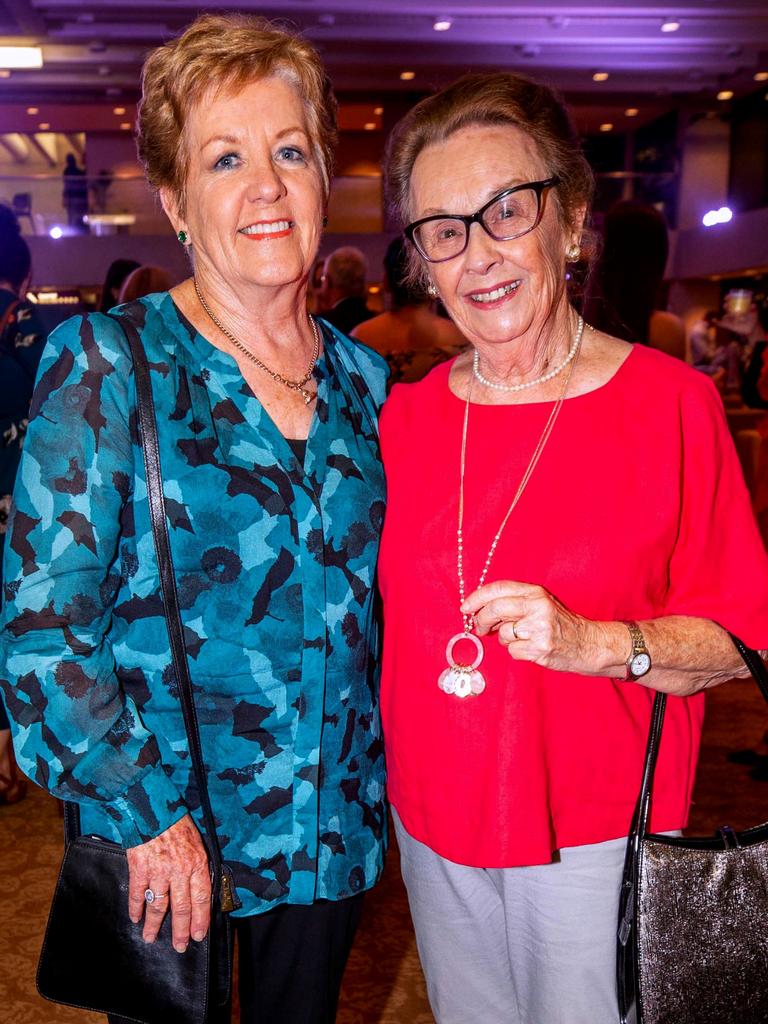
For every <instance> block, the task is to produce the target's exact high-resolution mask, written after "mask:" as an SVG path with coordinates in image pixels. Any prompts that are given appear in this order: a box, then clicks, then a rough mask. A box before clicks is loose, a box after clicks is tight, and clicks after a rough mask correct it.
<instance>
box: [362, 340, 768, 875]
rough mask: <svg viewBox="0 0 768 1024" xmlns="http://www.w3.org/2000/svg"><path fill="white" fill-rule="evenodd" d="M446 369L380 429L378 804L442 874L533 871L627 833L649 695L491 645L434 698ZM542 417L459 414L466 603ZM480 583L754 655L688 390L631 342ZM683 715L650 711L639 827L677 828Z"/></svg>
mask: <svg viewBox="0 0 768 1024" xmlns="http://www.w3.org/2000/svg"><path fill="white" fill-rule="evenodd" d="M450 366H451V364H450V363H446V364H443V365H442V366H439V367H437V368H436V369H435V370H434V371H433V372H432V373H431V374H430V375H429V376H428V377H427V378H426V379H425V380H423V381H422V382H420V383H419V384H413V385H401V386H398V387H395V388H394V389H393V392H392V395H391V397H390V399H389V400H388V401H387V403H386V405H385V407H384V411H383V413H382V419H381V442H382V450H383V454H384V463H385V467H386V471H387V478H388V510H387V518H386V523H385V527H384V536H383V540H382V546H381V555H380V563H379V564H380V568H379V574H380V582H381V590H382V593H383V597H384V614H385V630H384V668H383V679H382V713H383V716H384V730H385V739H386V746H387V763H388V774H389V795H390V799H391V801H392V803H393V805H394V806H395V807H396V809H397V811H398V813H399V814H400V816H401V818H402V820H403V823H404V824H405V827H406V829H407V830H408V832H409V833H410V834H411V835H412V836H414V837H415V838H416V839H419V840H420V841H421V842H423V843H426V844H427V845H428V846H429V847H431V848H432V849H433V850H435V851H436V852H437V853H439V854H441V855H442V856H444V857H446V858H448V859H449V860H452V861H456V862H458V863H461V864H468V865H474V866H478V867H509V866H513V865H519V864H541V863H546V862H548V861H550V860H551V859H552V851H553V850H556V849H559V848H561V847H566V846H575V845H581V844H585V843H597V842H601V841H604V840H608V839H615V838H618V837H620V836H625V835H627V832H628V831H629V825H630V820H631V817H632V812H633V809H634V804H635V800H636V798H637V793H638V787H639V784H640V775H641V770H642V763H643V754H644V749H645V743H646V738H647V733H648V725H649V721H650V711H651V705H652V703H653V696H654V693H653V691H651V690H649V689H647V688H646V687H644V686H642V685H640V684H638V683H625V682H616V681H614V680H611V679H606V678H598V677H591V676H590V677H587V676H579V675H574V674H569V673H560V672H553V671H550V670H548V669H544V668H541V667H539V666H537V665H532V664H530V663H525V662H515V661H513V660H512V659H511V658H510V656H509V655H508V654H507V653H506V651H505V650H504V649H503V648H502V647H501V645H500V644H499V643H498V640H497V639H496V638H495V637H493V636H491V637H486V638H485V639H484V640H483V646H484V648H485V657H484V660H483V664H482V671H483V674H484V676H485V679H486V683H487V686H486V689H485V692H484V693H482V694H481V695H480V696H473V697H468V698H465V699H463V700H462V699H459V698H457V697H455V696H451V695H448V694H445V693H443V692H442V691H441V690H440V689H438V686H437V680H438V677H439V675H440V673H441V671H442V670H443V669H444V668H445V667H446V659H445V647H446V644H447V642H448V640H449V639H450V638H451V637H452V636H453V635H454V634H455V633H458V632H460V631H461V628H462V622H461V617H460V614H459V611H458V604H459V599H458V583H457V574H456V523H457V512H458V489H459V455H460V445H461V431H462V418H463V414H464V402H463V401H462V400H460V399H459V398H457V397H456V396H455V395H454V394H453V393H452V392H451V391H450V389H449V387H448V375H449V371H450ZM551 408H552V407H551V404H550V403H531V404H527V405H511V406H482V405H473V406H472V408H471V410H470V415H469V432H468V442H467V467H466V479H465V496H466V497H465V520H464V538H465V541H464V543H465V553H464V573H465V581H466V587H467V592H468V593H469V592H471V591H472V590H474V589H475V587H476V586H477V583H478V580H479V576H480V572H481V570H482V566H483V563H484V561H485V557H486V554H487V552H488V548H489V547H490V544H491V541H492V539H493V536H494V534H495V532H496V530H497V529H498V527H499V524H500V523H501V520H502V518H503V516H504V513H505V511H506V509H507V507H508V505H509V502H510V501H511V499H512V496H513V494H514V492H515V490H516V488H517V486H518V483H519V481H520V478H521V476H522V474H523V472H524V470H525V467H526V466H527V464H528V460H529V459H530V456H531V453H532V451H533V449H534V447H535V445H536V442H537V440H538V437H539V435H540V433H541V430H542V428H543V426H544V423H545V421H546V418H547V416H548V414H549V412H550V410H551ZM487 579H488V582H492V581H493V580H498V579H510V580H517V581H522V582H527V583H536V584H541V585H543V586H545V587H546V588H547V589H548V590H550V591H551V592H552V593H553V594H554V595H555V596H556V597H558V598H559V599H560V600H561V601H563V602H564V603H565V605H566V606H567V607H569V608H571V609H572V610H573V611H574V612H577V613H579V614H581V615H584V616H587V617H589V618H591V619H601V620H617V619H638V620H642V619H651V618H654V617H657V616H661V615H674V614H679V615H693V616H702V617H704V618H709V619H714V620H715V621H716V622H719V623H721V624H722V625H723V626H724V627H726V628H727V629H729V630H731V631H732V632H734V633H735V634H737V635H738V636H740V637H741V638H742V639H743V640H744V642H745V643H747V644H748V645H750V646H752V647H758V648H760V649H766V648H768V557H767V556H766V552H765V549H764V548H763V545H762V542H761V540H760V536H759V534H758V532H757V529H756V527H755V524H754V520H753V517H752V512H751V510H750V501H749V495H748V493H747V490H746V487H745V485H744V481H743V478H742V474H741V469H740V466H739V462H738V459H737V456H736V453H735V450H734V447H733V444H732V441H731V438H730V435H729V433H728V428H727V425H726V421H725V416H724V413H723V407H722V404H721V401H720V398H719V396H718V394H717V392H716V390H715V388H714V387H713V386H712V384H711V382H710V381H709V380H708V378H707V377H705V375H704V374H701V373H698V372H696V371H694V370H692V369H691V368H689V367H688V366H686V365H685V364H683V363H680V362H678V361H677V360H674V359H671V358H669V357H667V356H665V355H663V354H661V353H659V352H656V351H653V350H651V349H646V348H644V347H641V346H636V347H635V348H634V349H633V351H632V352H631V354H630V355H629V356H628V358H627V359H626V361H625V362H624V363H623V365H622V366H621V367H620V368H619V370H618V371H617V373H616V374H615V375H614V377H613V378H612V379H611V380H610V381H608V382H607V383H606V384H605V385H603V386H602V387H600V388H598V389H597V390H595V391H592V392H590V393H588V394H585V395H581V396H577V397H574V398H571V399H567V400H566V402H565V404H564V405H563V408H562V410H561V412H560V417H559V419H558V421H557V423H556V424H555V428H554V430H553V432H552V435H551V437H550V440H549V443H548V445H547V447H546V449H545V451H544V453H543V455H542V458H541V460H540V461H539V464H538V466H537V468H536V470H535V472H534V474H533V476H532V477H531V480H530V482H529V484H528V487H527V489H526V491H525V493H524V494H523V496H522V498H521V500H520V502H519V504H518V505H517V508H516V509H515V510H514V512H513V513H512V516H511V518H510V520H509V523H508V524H507V528H506V530H505V532H504V534H503V535H502V538H501V541H500V543H499V545H498V548H497V550H496V554H495V557H494V560H493V562H492V564H491V569H490V572H489V574H488V577H487ZM627 649H628V650H629V636H627ZM465 653H466V652H464V651H462V650H461V648H459V649H457V656H459V658H460V660H468V659H467V658H465V657H464V655H465ZM703 712H704V698H703V696H701V695H698V696H695V697H688V698H674V697H673V698H671V699H670V700H669V701H668V703H667V717H666V722H665V726H664V734H663V739H662V747H661V752H660V757H659V765H658V770H657V773H656V785H655V789H654V802H653V818H652V827H653V828H654V829H655V830H667V829H676V828H680V827H682V826H684V825H685V824H686V820H687V815H688V806H689V803H690V799H691V791H692V788H693V782H694V772H695V767H696V759H697V755H698V748H699V740H700V735H701V725H702V718H703Z"/></svg>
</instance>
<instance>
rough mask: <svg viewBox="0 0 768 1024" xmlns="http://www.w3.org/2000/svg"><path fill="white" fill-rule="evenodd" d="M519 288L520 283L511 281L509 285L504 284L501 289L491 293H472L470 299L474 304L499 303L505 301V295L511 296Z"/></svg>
mask: <svg viewBox="0 0 768 1024" xmlns="http://www.w3.org/2000/svg"><path fill="white" fill-rule="evenodd" d="M519 286H520V282H519V281H510V282H509V284H504V285H502V286H501V287H500V288H494V289H493V291H490V292H472V293H471V295H470V296H469V297H470V299H472V301H473V302H497V301H498V300H499V299H503V298H504V296H505V295H511V294H512V292H515V291H517V289H518V288H519Z"/></svg>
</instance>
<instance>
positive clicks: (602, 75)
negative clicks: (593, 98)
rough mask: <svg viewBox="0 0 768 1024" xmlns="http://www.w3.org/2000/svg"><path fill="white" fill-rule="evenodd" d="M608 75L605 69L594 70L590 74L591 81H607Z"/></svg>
mask: <svg viewBox="0 0 768 1024" xmlns="http://www.w3.org/2000/svg"><path fill="white" fill-rule="evenodd" d="M609 77H610V76H609V74H608V72H607V71H596V72H595V73H594V75H592V81H593V82H607V81H608V78H609Z"/></svg>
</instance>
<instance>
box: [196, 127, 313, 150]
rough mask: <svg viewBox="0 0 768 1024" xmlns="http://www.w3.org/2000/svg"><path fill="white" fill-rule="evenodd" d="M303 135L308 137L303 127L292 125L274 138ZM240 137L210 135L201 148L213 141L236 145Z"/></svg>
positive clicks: (205, 147) (239, 141)
mask: <svg viewBox="0 0 768 1024" xmlns="http://www.w3.org/2000/svg"><path fill="white" fill-rule="evenodd" d="M297 133H298V134H300V135H303V136H304V137H305V138H306V139H308V138H309V133H308V132H307V130H306V129H305V128H301V127H300V126H299V125H296V126H292V127H290V128H283V130H282V131H280V132H278V133H277V136H276V138H278V139H282V138H283V137H284V136H285V135H295V134H297ZM242 141H243V140H242V137H241V136H239V135H212V136H211V137H210V138H209V139H206V141H205V142H204V143H203V146H202V148H203V149H207V148H208V146H211V145H213V143H214V142H223V143H225V144H226V145H227V146H237V145H239V144H240V143H241V142H242Z"/></svg>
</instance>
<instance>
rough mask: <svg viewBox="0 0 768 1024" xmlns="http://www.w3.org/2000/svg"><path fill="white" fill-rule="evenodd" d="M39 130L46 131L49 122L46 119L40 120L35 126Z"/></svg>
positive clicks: (48, 127)
mask: <svg viewBox="0 0 768 1024" xmlns="http://www.w3.org/2000/svg"><path fill="white" fill-rule="evenodd" d="M37 127H38V128H39V129H40V131H41V132H47V131H48V130H49V129H50V127H51V126H50V124H49V123H48V122H47V121H41V122H40V124H39V125H38V126H37Z"/></svg>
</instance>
